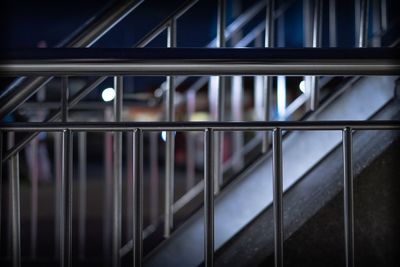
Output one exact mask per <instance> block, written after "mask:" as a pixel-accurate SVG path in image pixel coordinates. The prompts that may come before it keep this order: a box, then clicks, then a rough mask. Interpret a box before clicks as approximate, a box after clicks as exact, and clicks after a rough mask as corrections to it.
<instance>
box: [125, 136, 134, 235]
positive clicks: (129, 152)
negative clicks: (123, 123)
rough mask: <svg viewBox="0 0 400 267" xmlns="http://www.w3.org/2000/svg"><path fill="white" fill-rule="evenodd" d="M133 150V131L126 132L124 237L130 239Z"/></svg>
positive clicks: (131, 233)
mask: <svg viewBox="0 0 400 267" xmlns="http://www.w3.org/2000/svg"><path fill="white" fill-rule="evenodd" d="M133 153H134V150H133V133H132V132H127V133H126V166H127V168H126V238H127V240H129V239H131V238H132V236H133V232H132V224H133V212H132V211H133V203H132V198H133V190H132V188H133V171H134V164H133V162H134V160H135V159H134V154H133Z"/></svg>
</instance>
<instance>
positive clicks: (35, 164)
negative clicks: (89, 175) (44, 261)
mask: <svg viewBox="0 0 400 267" xmlns="http://www.w3.org/2000/svg"><path fill="white" fill-rule="evenodd" d="M38 149H39V137H35V138H34V139H33V140H32V141H31V145H30V150H28V151H29V153H30V155H29V157H30V158H31V170H30V172H31V173H30V178H31V240H30V245H31V251H30V253H31V258H32V259H35V257H36V240H37V221H38V183H39V164H40V163H39V153H38Z"/></svg>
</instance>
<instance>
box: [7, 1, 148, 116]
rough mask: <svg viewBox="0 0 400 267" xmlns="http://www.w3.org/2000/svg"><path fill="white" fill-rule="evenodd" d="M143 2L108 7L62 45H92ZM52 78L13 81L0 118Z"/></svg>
mask: <svg viewBox="0 0 400 267" xmlns="http://www.w3.org/2000/svg"><path fill="white" fill-rule="evenodd" d="M143 2H144V0H132V1H123V2H122V3H121V4H120V5H117V6H114V7H112V8H110V9H109V10H107V11H105V12H104V13H103V14H102V15H101V16H100V17H99V18H98V19H93V20H91V22H90V23H88V24H87V25H86V26H85V27H84V28H83V29H82V30H81V31H80V32H79V33H78V34H76V36H74V37H73V38H71V39H70V40H69V41H68V42H66V43H65V44H64V47H90V46H92V45H93V44H94V43H95V42H96V41H97V40H99V38H101V37H102V36H103V35H104V34H106V33H107V32H108V31H110V30H111V29H112V28H113V27H114V26H115V25H116V24H118V23H119V22H120V21H121V20H123V19H124V18H125V17H126V16H128V15H129V14H130V13H131V12H132V11H133V10H135V9H136V8H137V7H138V6H139V5H140V4H142V3H143ZM62 44H63V43H62ZM52 78H53V77H36V78H27V79H24V80H19V81H17V82H14V83H13V84H12V86H11V87H9V88H8V89H7V90H6V92H5V93H4V94H3V96H2V98H1V99H0V119H1V118H4V116H6V115H7V114H9V113H10V112H13V111H14V110H16V109H17V108H18V107H19V106H20V105H22V104H23V103H24V102H25V101H26V100H27V99H28V98H29V97H31V96H32V95H33V94H35V93H36V92H37V91H38V90H39V89H40V88H41V87H42V86H44V85H46V84H47V83H48V82H49V81H50V80H51V79H52Z"/></svg>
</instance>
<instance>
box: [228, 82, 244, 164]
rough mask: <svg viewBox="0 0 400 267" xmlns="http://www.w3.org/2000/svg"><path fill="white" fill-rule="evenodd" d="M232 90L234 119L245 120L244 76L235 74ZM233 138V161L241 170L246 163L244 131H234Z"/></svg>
mask: <svg viewBox="0 0 400 267" xmlns="http://www.w3.org/2000/svg"><path fill="white" fill-rule="evenodd" d="M231 88H232V91H231V101H232V102H231V103H232V104H231V107H232V115H233V120H234V121H243V108H244V106H243V99H244V91H243V90H244V89H243V77H242V76H234V77H232V87H231ZM232 135H233V136H232V140H233V146H232V149H233V152H232V162H233V168H234V170H235V171H239V170H240V169H242V168H243V165H244V158H243V156H244V154H243V153H242V152H243V151H242V150H243V145H244V143H243V142H244V140H243V132H242V131H234V132H232Z"/></svg>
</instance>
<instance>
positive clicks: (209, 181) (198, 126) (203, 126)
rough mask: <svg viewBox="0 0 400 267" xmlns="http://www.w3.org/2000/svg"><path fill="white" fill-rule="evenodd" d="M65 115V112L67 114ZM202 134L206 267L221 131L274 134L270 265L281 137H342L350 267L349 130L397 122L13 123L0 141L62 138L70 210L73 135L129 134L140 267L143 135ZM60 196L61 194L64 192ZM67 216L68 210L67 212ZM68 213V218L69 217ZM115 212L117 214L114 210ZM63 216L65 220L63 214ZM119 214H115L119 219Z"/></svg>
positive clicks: (278, 235)
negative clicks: (30, 135)
mask: <svg viewBox="0 0 400 267" xmlns="http://www.w3.org/2000/svg"><path fill="white" fill-rule="evenodd" d="M66 112H67V111H66ZM160 130H163V131H171V132H172V131H201V132H203V133H204V135H205V137H204V140H205V141H204V142H205V147H204V150H205V161H204V162H205V165H204V174H205V177H204V183H205V187H204V188H205V189H204V203H205V204H204V212H205V230H204V237H205V242H204V244H205V250H204V253H205V254H204V257H205V265H206V266H213V255H214V245H213V242H214V238H213V237H214V208H213V205H214V204H213V203H214V190H213V186H214V177H213V176H214V172H213V162H214V161H213V155H214V153H213V145H214V140H215V133H216V132H220V131H272V133H273V139H272V140H273V143H272V145H273V207H274V233H275V265H276V266H282V264H283V231H284V228H283V212H282V202H283V199H282V194H283V192H282V131H283V130H285V131H293V130H295V131H318V130H324V131H327V130H329V131H342V133H343V141H342V142H343V161H344V217H345V222H344V225H345V229H346V231H345V247H346V262H347V266H353V261H354V255H353V254H354V229H353V227H354V226H353V217H354V211H353V173H352V170H353V166H352V152H351V151H352V131H353V130H400V122H399V121H318V122H197V123H196V122H186V123H184V122H148V123H145V122H144V123H132V122H131V123H129V122H125V123H123V122H115V123H68V122H65V123H12V124H2V125H0V131H1V132H0V137H2V136H3V134H4V133H8V132H20V131H24V132H25V131H28V132H30V131H40V132H54V131H56V132H62V140H63V147H62V152H63V157H62V162H61V165H62V169H63V172H62V173H63V175H62V178H63V179H62V181H63V183H62V187H63V190H62V191H63V192H65V195H64V199H65V202H64V204H65V205H67V206H68V207H69V209H72V206H71V204H72V202H71V201H72V198H71V197H72V190H71V188H70V186H71V182H72V177H71V176H70V174H71V171H72V151H71V148H70V145H71V142H72V136H73V133H75V132H105V131H113V132H119V133H122V132H133V146H134V155H135V168H134V174H133V175H134V183H133V185H132V190H133V192H134V194H133V199H132V201H133V203H134V207H133V210H132V212H133V214H134V218H135V220H134V223H133V225H132V228H133V233H134V239H133V240H134V242H133V248H134V254H133V262H134V266H142V257H143V238H142V235H143V158H142V155H143V140H142V136H143V132H144V131H160ZM18 165H19V160H18V154H17V155H15V156H13V157H12V158H11V166H12V169H11V177H12V181H11V184H12V186H11V190H12V196H13V198H12V221H13V226H14V227H13V229H12V236H13V255H14V256H13V262H14V264H15V265H19V263H20V242H21V240H20V230H19V227H20V226H19V225H20V217H19V216H20V215H19V214H20V208H19V174H18ZM64 190H65V191H64ZM71 211H72V210H69V212H71ZM69 212H68V213H69ZM119 212H120V210H119ZM68 213H67V214H68ZM120 215H121V214H117V216H120ZM63 218H64V223H65V228H64V229H63V230H64V234H65V235H66V236H70V235H71V231H72V226H71V224H70V222H69V220H70V217H67V216H66V217H63ZM65 241H66V243H65V244H64V246H65V247H64V248H65V250H66V251H69V250H68V249H67V248H70V247H71V239H70V238H66V239H65ZM70 257H71V255H70V254H69V253H68V252H66V255H65V266H68V265H69V264H70V262H71V258H70Z"/></svg>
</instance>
